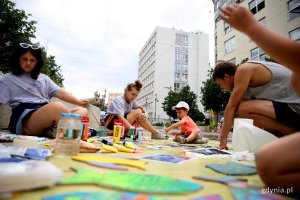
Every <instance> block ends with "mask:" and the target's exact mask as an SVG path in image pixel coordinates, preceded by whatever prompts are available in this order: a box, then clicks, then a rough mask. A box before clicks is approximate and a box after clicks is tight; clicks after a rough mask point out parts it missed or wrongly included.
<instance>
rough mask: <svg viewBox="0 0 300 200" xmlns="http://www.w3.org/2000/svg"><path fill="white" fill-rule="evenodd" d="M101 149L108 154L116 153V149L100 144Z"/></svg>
mask: <svg viewBox="0 0 300 200" xmlns="http://www.w3.org/2000/svg"><path fill="white" fill-rule="evenodd" d="M101 147H102V149H104V150H106V151H109V152H114V153H117V152H118V149H117V148H116V147H113V146H110V145H106V144H103V143H102V145H101Z"/></svg>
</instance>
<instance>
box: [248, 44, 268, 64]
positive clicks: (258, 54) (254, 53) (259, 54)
mask: <svg viewBox="0 0 300 200" xmlns="http://www.w3.org/2000/svg"><path fill="white" fill-rule="evenodd" d="M250 54H251V60H259V61H265V57H266V54H265V52H264V51H263V50H262V49H260V48H258V47H256V48H255V49H252V50H251V51H250Z"/></svg>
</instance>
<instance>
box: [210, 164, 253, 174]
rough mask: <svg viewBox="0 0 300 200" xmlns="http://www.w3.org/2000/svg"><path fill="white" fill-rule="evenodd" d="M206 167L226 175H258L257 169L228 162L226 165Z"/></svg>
mask: <svg viewBox="0 0 300 200" xmlns="http://www.w3.org/2000/svg"><path fill="white" fill-rule="evenodd" d="M206 167H208V168H210V169H212V170H214V171H216V172H219V173H222V174H226V175H251V174H256V173H257V172H256V168H255V167H254V166H249V165H245V164H240V163H236V162H228V163H226V164H208V165H206Z"/></svg>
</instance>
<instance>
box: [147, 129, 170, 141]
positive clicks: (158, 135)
mask: <svg viewBox="0 0 300 200" xmlns="http://www.w3.org/2000/svg"><path fill="white" fill-rule="evenodd" d="M168 138H169V137H168V136H167V135H166V132H164V131H161V130H159V132H158V133H151V139H153V140H167V139H168Z"/></svg>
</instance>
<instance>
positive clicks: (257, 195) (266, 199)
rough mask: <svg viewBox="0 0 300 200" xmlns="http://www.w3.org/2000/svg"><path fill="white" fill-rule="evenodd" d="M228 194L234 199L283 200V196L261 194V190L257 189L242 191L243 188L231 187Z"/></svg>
mask: <svg viewBox="0 0 300 200" xmlns="http://www.w3.org/2000/svg"><path fill="white" fill-rule="evenodd" d="M230 192H231V194H232V196H233V197H234V199H236V200H239V199H244V200H254V199H255V200H256V199H260V200H270V199H272V200H284V199H285V198H284V197H283V196H280V195H277V194H272V193H266V194H263V193H262V190H257V189H244V188H238V187H231V188H230Z"/></svg>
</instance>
